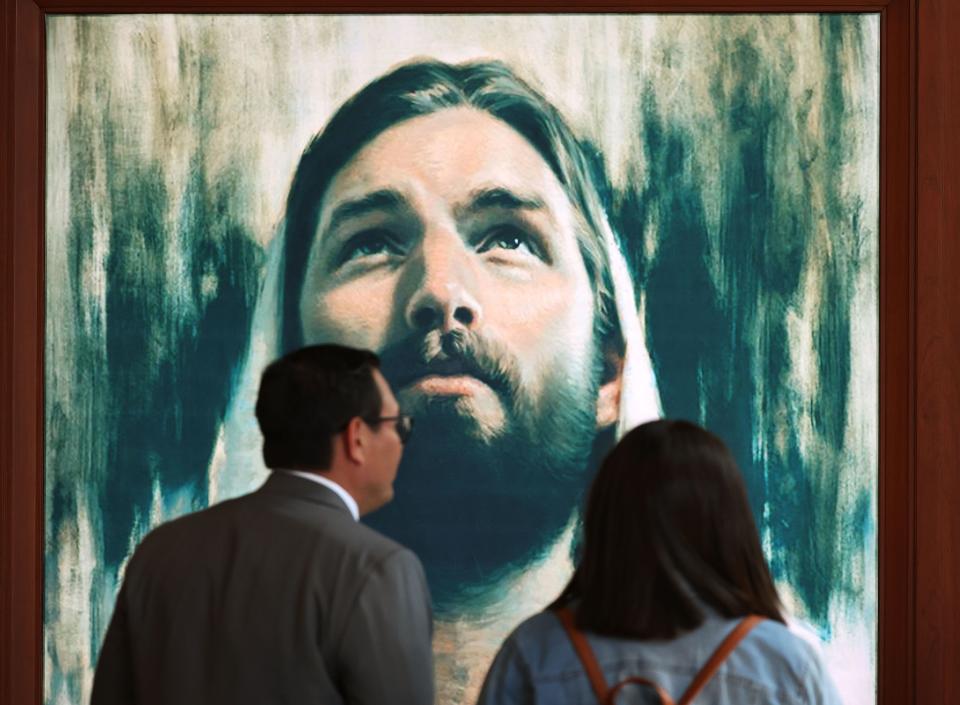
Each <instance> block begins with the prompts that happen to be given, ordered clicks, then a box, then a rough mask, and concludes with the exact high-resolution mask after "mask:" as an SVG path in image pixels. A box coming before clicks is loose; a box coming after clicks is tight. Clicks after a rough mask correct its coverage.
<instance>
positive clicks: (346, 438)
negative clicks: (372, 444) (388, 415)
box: [339, 416, 366, 465]
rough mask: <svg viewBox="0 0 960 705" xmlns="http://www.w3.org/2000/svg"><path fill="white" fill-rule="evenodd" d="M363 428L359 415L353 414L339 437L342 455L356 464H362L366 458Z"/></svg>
mask: <svg viewBox="0 0 960 705" xmlns="http://www.w3.org/2000/svg"><path fill="white" fill-rule="evenodd" d="M363 429H364V423H363V420H361V418H360V417H359V416H354V417H353V418H352V419H350V422H349V423H347V427H346V428H345V429H343V433H341V434H340V437H339V442H340V443H342V444H343V454H344V457H346V459H347V460H348V461H350V462H352V463H354V464H356V465H362V464H363V462H364V461H365V460H366V455H365V452H366V448H365V447H364V443H363Z"/></svg>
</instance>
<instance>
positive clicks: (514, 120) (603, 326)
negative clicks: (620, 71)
mask: <svg viewBox="0 0 960 705" xmlns="http://www.w3.org/2000/svg"><path fill="white" fill-rule="evenodd" d="M455 107H472V108H476V109H477V110H481V111H483V112H486V113H488V114H489V115H492V116H493V117H495V118H497V119H499V120H502V121H503V122H505V123H506V124H507V125H509V126H510V127H512V128H513V129H514V130H516V131H517V132H518V133H519V134H520V135H522V136H523V137H524V138H525V139H526V140H527V141H528V142H529V143H530V144H531V145H532V146H533V147H534V148H535V149H536V150H537V152H538V153H539V154H540V156H541V157H542V158H543V159H544V161H546V163H547V164H548V165H549V166H550V169H551V170H552V171H553V173H554V175H555V176H556V177H557V180H558V181H559V182H560V184H561V185H562V186H563V189H564V191H565V192H566V195H567V197H568V198H569V199H570V202H571V203H572V204H573V207H574V209H575V210H576V211H577V213H578V214H579V216H580V219H581V227H579V228H578V233H577V239H578V242H579V246H580V252H581V255H582V256H583V261H584V265H585V267H586V270H587V274H588V276H589V277H590V282H591V286H592V288H593V292H594V299H595V302H594V303H595V310H596V311H597V315H596V317H595V318H596V332H597V336H596V339H597V341H604V342H613V343H614V344H615V345H616V346H617V347H618V348H619V349H620V350H619V351H620V352H622V348H623V341H622V337H621V335H620V330H619V323H618V320H617V316H616V305H615V303H614V301H613V293H612V292H613V283H612V277H611V274H610V260H609V253H608V251H607V247H606V246H605V245H604V236H603V232H604V230H609V224H608V223H607V220H606V215H605V213H604V209H603V202H604V201H605V200H607V199H608V198H609V185H608V184H607V181H606V177H605V175H604V169H603V164H602V158H601V156H600V152H599V151H598V150H597V149H596V148H595V147H593V146H591V145H590V144H589V143H587V142H584V141H581V140H579V139H577V137H576V136H575V135H574V133H573V131H572V130H571V129H570V127H569V126H568V125H567V123H566V121H565V120H564V119H563V117H562V116H561V115H560V113H559V112H558V111H557V109H556V108H554V107H553V105H551V104H550V102H549V101H547V99H546V98H544V97H543V96H542V95H541V94H540V93H538V92H537V91H536V90H534V89H533V88H532V87H531V86H530V85H528V84H527V83H526V82H524V81H523V80H522V79H520V78H519V77H518V76H517V75H516V74H515V73H514V72H513V71H512V70H511V69H510V68H509V67H508V66H507V65H506V64H504V63H502V62H499V61H476V62H468V63H463V64H457V65H451V64H446V63H443V62H440V61H416V62H412V63H408V64H404V65H402V66H400V67H399V68H397V69H395V70H393V71H391V72H390V73H388V74H386V75H384V76H381V77H380V78H378V79H376V80H374V81H373V82H372V83H370V84H368V85H367V86H365V87H364V88H363V89H362V90H360V92H358V93H357V94H355V95H354V96H353V97H352V98H350V100H348V101H347V102H346V103H344V105H343V106H342V107H341V108H340V109H339V110H338V111H337V112H336V114H335V115H334V116H333V118H331V120H330V122H329V123H328V124H327V126H326V128H324V130H323V131H322V132H321V133H319V134H318V135H317V136H316V137H314V139H313V140H312V141H311V142H310V144H309V145H308V146H307V148H306V150H304V153H303V156H302V157H301V158H300V163H299V165H298V166H297V171H296V173H295V174H294V177H293V184H292V185H291V188H290V194H289V197H288V199H287V208H286V215H285V224H284V240H283V277H282V281H283V286H282V291H281V293H280V311H279V312H278V313H279V315H280V317H281V332H280V335H281V346H282V349H284V350H290V349H293V348H296V347H298V346H300V345H302V344H303V330H302V327H301V323H300V315H299V306H300V296H301V293H302V290H303V279H304V275H305V271H306V267H307V260H308V256H309V254H310V247H311V245H312V243H313V241H314V237H315V236H316V230H317V225H318V219H319V215H320V205H321V201H322V200H323V196H324V194H325V193H326V191H327V188H328V187H329V185H330V182H331V181H332V179H333V177H334V176H335V175H336V173H337V172H338V171H339V170H340V169H341V168H343V167H344V166H345V165H346V163H347V162H348V161H350V159H351V158H352V157H353V156H354V155H355V154H356V153H357V152H359V151H360V150H361V149H362V148H363V147H364V146H366V145H367V144H368V143H369V142H371V141H372V140H373V139H375V138H376V137H377V136H378V135H379V134H380V133H382V132H384V131H385V130H387V129H388V128H390V127H392V126H394V125H396V124H398V123H401V122H403V121H405V120H409V119H412V118H415V117H418V116H421V115H429V114H431V113H435V112H438V111H440V110H443V109H446V108H455Z"/></svg>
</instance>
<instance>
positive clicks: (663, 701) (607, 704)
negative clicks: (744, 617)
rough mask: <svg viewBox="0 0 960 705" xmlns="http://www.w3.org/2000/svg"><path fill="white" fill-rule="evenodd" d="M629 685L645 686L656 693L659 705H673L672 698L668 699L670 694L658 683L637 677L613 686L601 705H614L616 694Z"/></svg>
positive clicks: (626, 679)
mask: <svg viewBox="0 0 960 705" xmlns="http://www.w3.org/2000/svg"><path fill="white" fill-rule="evenodd" d="M631 683H637V684H638V685H646V686H649V687H651V688H653V689H654V690H655V691H657V695H659V696H660V705H674V703H673V698H671V697H670V693H668V692H667V691H665V690H664V689H663V688H662V687H660V684H659V683H655V682H654V681H652V680H650V679H649V678H640V677H639V676H631V677H630V678H624V679H623V680H622V681H620V682H619V683H617V684H616V685H615V686H613V687H612V688H611V689H610V692H609V693H607V699H606V700H604V701H603V705H614V702H613V699H614V698H615V697H616V695H617V693H619V692H620V690H621V689H622V688H623V687H624V686H627V685H630V684H631Z"/></svg>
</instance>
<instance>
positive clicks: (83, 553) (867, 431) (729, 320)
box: [44, 15, 879, 703]
mask: <svg viewBox="0 0 960 705" xmlns="http://www.w3.org/2000/svg"><path fill="white" fill-rule="evenodd" d="M47 28H48V54H47V58H48V72H47V76H48V121H47V150H48V151H47V232H46V248H47V270H46V271H47V291H46V301H47V323H46V355H47V357H46V400H47V408H46V441H47V454H46V488H47V489H46V493H47V494H46V526H47V534H46V553H45V571H46V572H45V581H46V586H45V608H44V609H45V622H46V627H45V642H44V643H45V645H44V649H45V661H44V663H45V674H44V677H45V691H46V700H47V702H48V703H79V702H84V701H85V700H86V699H87V696H88V692H89V686H90V679H91V675H92V668H93V665H94V663H95V658H96V653H97V650H98V648H99V641H100V638H101V637H102V634H103V631H104V629H105V627H106V622H107V620H108V619H109V616H110V612H111V610H112V606H113V599H114V596H115V592H116V589H117V586H118V580H119V576H120V575H121V573H122V569H123V565H124V561H125V560H126V558H127V557H128V556H129V554H130V552H131V550H132V548H133V547H134V546H135V545H136V543H137V542H138V540H139V539H140V538H141V537H142V536H143V534H144V533H145V532H146V531H148V530H149V528H151V527H152V526H154V525H155V524H156V523H158V522H160V521H162V520H164V519H166V518H170V517H172V516H176V515H178V514H181V513H183V512H185V511H190V510H193V509H197V508H200V507H203V506H206V505H207V504H208V503H209V502H210V501H211V500H215V499H217V498H218V497H221V496H226V495H229V494H232V493H235V492H238V491H243V490H246V489H249V488H250V487H251V486H252V485H253V484H254V480H255V479H256V478H257V477H258V474H257V473H258V472H262V471H260V470H259V469H258V468H257V467H256V466H257V463H258V462H259V457H258V447H259V439H258V438H257V437H255V435H251V436H249V437H246V438H240V439H231V438H229V437H227V436H228V435H229V434H228V433H226V432H225V431H224V425H223V421H224V417H225V415H226V414H227V413H228V409H230V408H234V409H236V408H238V407H242V406H243V402H244V400H246V403H249V399H250V394H251V389H250V387H249V384H248V382H247V379H246V376H248V375H249V374H250V370H249V369H246V368H245V366H244V361H245V360H247V361H248V362H249V359H248V357H247V354H248V348H249V349H250V350H252V351H253V356H254V357H256V355H257V354H259V355H261V356H262V355H265V354H266V353H265V351H264V350H263V345H262V342H263V341H262V340H261V339H260V337H258V323H257V320H256V319H255V316H254V312H255V307H256V304H257V301H258V295H259V291H260V286H261V283H262V281H263V278H264V276H265V271H266V268H267V265H268V262H269V258H270V255H271V252H272V250H271V248H270V242H271V240H272V239H273V237H274V235H275V233H276V231H277V227H278V224H279V221H280V218H281V216H282V209H283V199H284V198H285V195H286V190H287V188H288V187H289V179H290V176H291V174H292V172H293V169H294V167H295V165H296V161H297V159H298V157H299V154H300V152H301V150H302V149H303V147H304V145H305V144H306V142H307V141H308V139H309V137H310V136H311V135H312V134H313V133H314V132H315V131H317V130H318V129H320V127H322V125H323V124H324V122H325V121H326V119H327V118H328V117H329V116H330V114H331V113H332V111H333V110H334V109H335V108H336V107H337V105H338V104H339V103H340V102H342V101H343V100H344V99H345V98H347V97H348V96H349V95H350V94H351V93H353V92H354V91H355V90H357V89H358V88H359V87H360V86H362V85H363V84H364V83H366V82H367V81H369V80H370V79H372V78H373V77H375V76H376V75H379V74H380V73H382V72H383V71H385V70H386V69H387V68H389V67H390V66H391V65H393V64H395V63H396V62H398V61H401V60H404V59H407V58H409V57H411V56H416V55H432V56H437V57H439V58H442V59H445V60H454V61H455V60H462V59H467V58H472V57H478V56H495V57H498V58H502V59H503V60H505V61H507V62H508V63H510V64H511V65H512V66H514V67H516V68H517V70H518V71H519V72H520V73H521V74H522V75H524V76H526V77H528V78H530V79H531V80H532V81H533V82H534V83H535V84H536V85H538V86H539V87H540V88H541V89H542V90H543V91H544V92H545V93H546V95H547V96H548V97H549V98H550V99H551V100H553V101H555V102H556V103H557V105H558V107H559V108H560V109H561V111H562V112H563V113H564V114H565V115H566V116H567V117H568V118H569V119H570V121H571V123H572V124H573V125H574V127H575V128H576V129H577V130H578V131H579V132H581V133H582V134H584V135H586V136H588V137H589V138H590V139H592V140H593V141H594V142H595V143H596V144H597V145H598V147H599V148H600V149H601V151H602V153H603V155H604V157H605V160H606V163H607V167H608V170H609V172H610V176H611V188H610V191H609V193H608V194H607V196H608V200H609V210H610V217H611V219H612V221H613V223H614V225H615V230H616V231H617V232H618V234H619V235H620V237H621V239H622V242H623V247H624V250H625V252H626V254H627V257H628V260H629V262H630V265H631V267H632V270H633V273H634V276H635V281H636V283H637V291H638V293H639V301H638V316H639V317H640V319H641V321H642V322H643V323H644V324H645V326H646V340H647V347H648V349H649V352H650V355H651V357H652V360H653V363H654V370H655V373H656V377H657V385H658V388H659V393H660V398H661V402H662V406H663V411H664V413H665V415H668V416H673V417H686V418H691V419H694V420H697V421H699V422H701V423H703V424H705V425H706V426H708V427H709V428H711V429H713V430H714V431H716V432H717V433H719V434H720V435H721V436H722V437H723V438H725V439H726V440H727V441H728V442H729V443H730V445H731V447H732V448H733V450H734V452H735V454H736V456H737V458H738V460H739V462H740V464H741V467H742V468H743V470H744V473H745V475H746V478H747V482H748V486H749V490H750V495H751V500H752V502H753V506H754V508H755V511H756V515H757V519H758V523H759V525H760V528H761V534H762V538H763V541H764V546H765V549H766V551H767V555H768V557H769V559H770V561H771V565H772V567H773V570H774V574H775V576H776V578H777V580H778V584H779V585H780V587H781V589H782V591H783V594H784V596H785V598H786V599H787V602H788V604H789V606H790V608H791V610H792V611H793V612H794V613H795V614H796V616H797V617H798V618H800V619H801V620H803V621H804V622H806V623H807V624H809V625H810V626H811V627H812V629H813V630H814V631H815V632H816V633H817V634H818V635H819V636H820V637H821V638H822V639H823V640H824V649H825V653H826V656H827V659H828V662H829V663H830V666H831V670H832V672H833V673H834V676H835V678H836V680H837V681H838V683H839V685H840V687H841V690H842V691H843V693H844V695H845V697H846V699H847V701H848V702H850V703H854V702H856V703H867V702H873V701H874V699H875V692H874V679H875V664H876V658H875V647H876V640H875V629H876V614H877V612H876V599H877V597H876V491H877V443H878V438H877V425H878V424H877V385H878V376H877V362H878V338H877V328H878V313H877V311H878V301H879V296H878V288H877V273H878V262H877V251H878V202H877V198H878V196H877V193H878V174H879V168H878V133H879V117H878V116H879V112H878V102H877V101H878V94H879V86H878V84H879V44H878V42H879V39H878V31H879V21H878V18H877V16H875V15H832V16H816V15H805V16H788V15H777V16H730V17H720V16H696V17H684V16H670V17H666V16H664V17H627V16H618V17H567V18H560V17H538V16H529V17H511V18H493V19H491V18H468V17H467V18H465V17H455V16H454V17H432V18H424V17H370V18H359V17H340V18H334V17H295V18H294V17H282V16H271V17H260V18H257V17H247V18H243V17H217V18H214V17H205V16H192V17H187V16H163V15H160V16H126V17H123V16H116V17H87V18H78V17H70V16H61V17H51V18H49V19H48V25H47ZM238 400H239V401H238ZM559 587H560V586H559V585H557V589H559ZM552 597H553V593H551V594H544V595H543V602H547V601H549V599H551V598H552ZM507 626H510V625H507ZM500 633H502V630H501V631H500V632H495V633H494V634H493V635H492V636H491V635H488V639H493V637H494V636H497V635H498V634H500ZM494 645H495V644H494ZM485 648H486V647H484V648H481V647H478V649H477V650H476V651H470V652H469V656H467V657H465V658H466V659H467V661H468V663H455V662H453V661H451V660H450V658H449V657H448V658H447V659H446V660H444V658H443V657H442V655H441V658H440V660H439V661H438V665H439V668H438V670H439V672H440V674H441V675H440V677H441V679H442V680H444V679H445V680H444V683H446V685H444V683H442V684H441V686H442V689H441V692H442V693H444V692H445V693H447V694H448V696H449V697H448V701H452V700H462V701H468V700H469V698H470V693H472V692H473V691H472V689H473V688H475V686H476V680H477V678H478V677H479V676H478V675H477V673H479V674H480V676H482V669H483V667H484V666H485V662H484V659H485V658H486V656H485V654H486V653H487V651H488V650H489V649H487V650H485ZM490 648H492V647H490ZM444 687H446V688H448V690H446V691H444V690H443V688H444Z"/></svg>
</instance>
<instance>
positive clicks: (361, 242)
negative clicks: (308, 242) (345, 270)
mask: <svg viewBox="0 0 960 705" xmlns="http://www.w3.org/2000/svg"><path fill="white" fill-rule="evenodd" d="M399 254H403V248H402V247H401V246H400V244H399V243H398V242H397V237H396V236H395V235H394V234H393V233H391V232H390V231H389V230H384V229H382V228H374V229H371V230H364V231H362V232H359V233H357V234H356V235H354V236H353V237H351V238H350V239H349V240H347V242H346V244H345V245H344V247H343V250H341V252H340V257H338V258H337V259H338V264H344V263H346V262H349V261H350V260H356V259H362V258H366V257H376V256H378V255H399Z"/></svg>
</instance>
